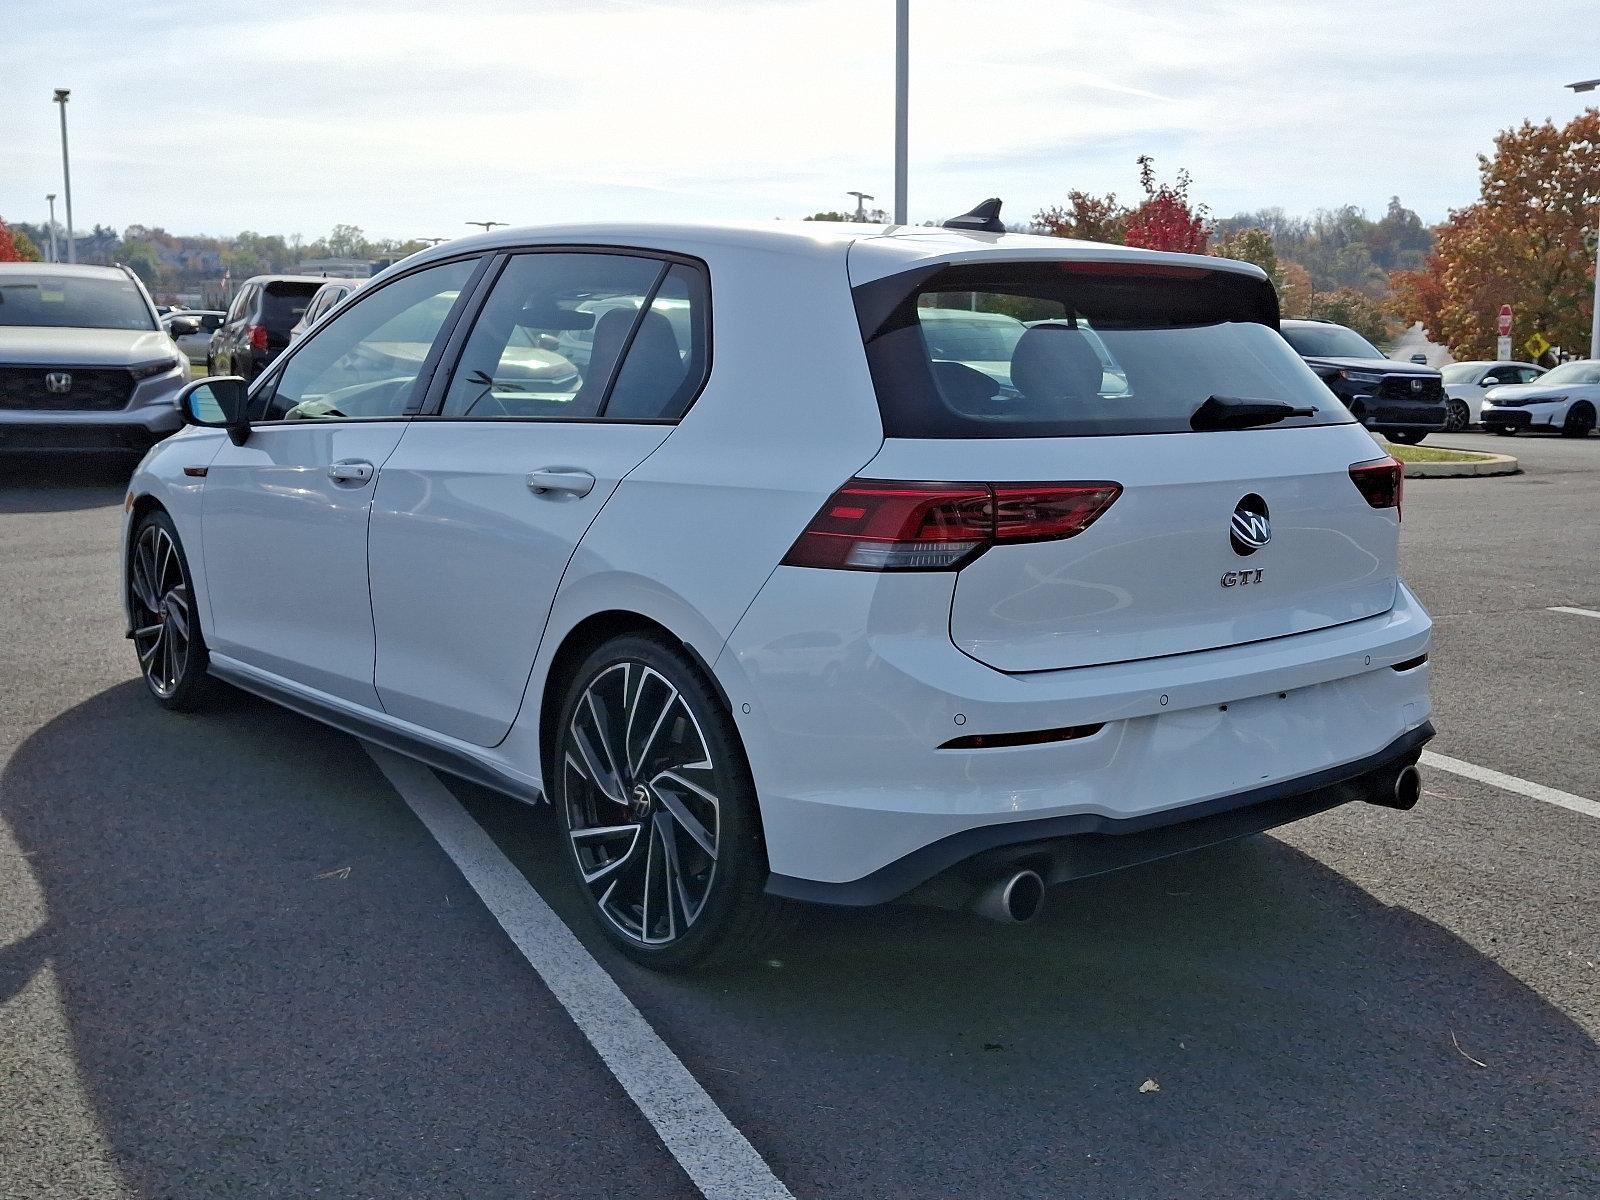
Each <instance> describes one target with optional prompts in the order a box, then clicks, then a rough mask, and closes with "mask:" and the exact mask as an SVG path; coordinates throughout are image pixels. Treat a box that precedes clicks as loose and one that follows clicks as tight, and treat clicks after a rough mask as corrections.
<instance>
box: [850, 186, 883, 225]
mask: <svg viewBox="0 0 1600 1200" xmlns="http://www.w3.org/2000/svg"><path fill="white" fill-rule="evenodd" d="M845 195H846V196H854V197H855V198H856V220H857V221H865V220H866V219H867V201H868V200H876V199H877V197H876V196H869V195H867V194H866V193H865V192H846V193H845Z"/></svg>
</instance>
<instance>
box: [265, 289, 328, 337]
mask: <svg viewBox="0 0 1600 1200" xmlns="http://www.w3.org/2000/svg"><path fill="white" fill-rule="evenodd" d="M321 286H322V285H321V284H316V283H269V284H267V287H266V294H265V295H263V296H262V297H261V323H262V324H263V325H265V326H266V327H267V328H268V329H270V330H272V331H273V332H275V333H288V332H289V330H291V329H293V328H294V326H295V322H296V321H298V320H299V319H300V317H301V314H303V313H304V312H305V311H306V306H307V305H309V304H310V303H311V297H313V296H315V295H316V294H317V289H318V288H319V287H321Z"/></svg>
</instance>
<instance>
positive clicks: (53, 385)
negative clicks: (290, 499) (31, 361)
mask: <svg viewBox="0 0 1600 1200" xmlns="http://www.w3.org/2000/svg"><path fill="white" fill-rule="evenodd" d="M44 390H45V391H47V392H49V393H50V394H51V395H52V396H64V395H66V394H67V393H68V392H70V391H71V390H72V376H71V375H68V374H67V373H66V372H65V371H51V372H50V373H48V374H47V375H46V376H45V377H44Z"/></svg>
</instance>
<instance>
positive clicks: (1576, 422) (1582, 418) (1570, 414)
mask: <svg viewBox="0 0 1600 1200" xmlns="http://www.w3.org/2000/svg"><path fill="white" fill-rule="evenodd" d="M1592 432H1594V405H1592V404H1590V403H1588V402H1587V401H1584V400H1580V401H1578V403H1576V404H1574V405H1573V406H1572V407H1571V408H1569V409H1568V410H1567V419H1566V420H1565V421H1563V422H1562V423H1561V436H1562V437H1570V438H1581V437H1588V436H1589V434H1591V433H1592Z"/></svg>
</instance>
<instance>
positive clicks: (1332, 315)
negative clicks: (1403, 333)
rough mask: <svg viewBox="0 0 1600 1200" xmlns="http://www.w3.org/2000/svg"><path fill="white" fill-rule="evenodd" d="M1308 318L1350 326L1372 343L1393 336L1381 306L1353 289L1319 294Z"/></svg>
mask: <svg viewBox="0 0 1600 1200" xmlns="http://www.w3.org/2000/svg"><path fill="white" fill-rule="evenodd" d="M1307 315H1308V316H1311V317H1314V318H1315V319H1317V320H1319V321H1333V322H1335V323H1336V324H1339V325H1344V326H1347V327H1348V328H1350V329H1354V330H1355V331H1356V332H1357V333H1359V334H1360V335H1361V336H1362V337H1364V338H1366V339H1367V340H1368V341H1370V342H1378V343H1383V342H1387V341H1388V340H1389V339H1390V338H1391V337H1392V336H1393V334H1394V330H1393V329H1392V328H1391V326H1390V324H1389V316H1388V314H1387V313H1386V312H1384V308H1383V305H1382V303H1381V302H1379V301H1377V300H1374V299H1373V298H1372V297H1371V296H1368V295H1367V294H1366V293H1364V292H1358V291H1356V289H1354V288H1338V289H1336V290H1335V291H1331V292H1317V293H1316V294H1314V295H1313V296H1312V297H1311V305H1310V312H1309V313H1308V314H1307Z"/></svg>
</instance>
